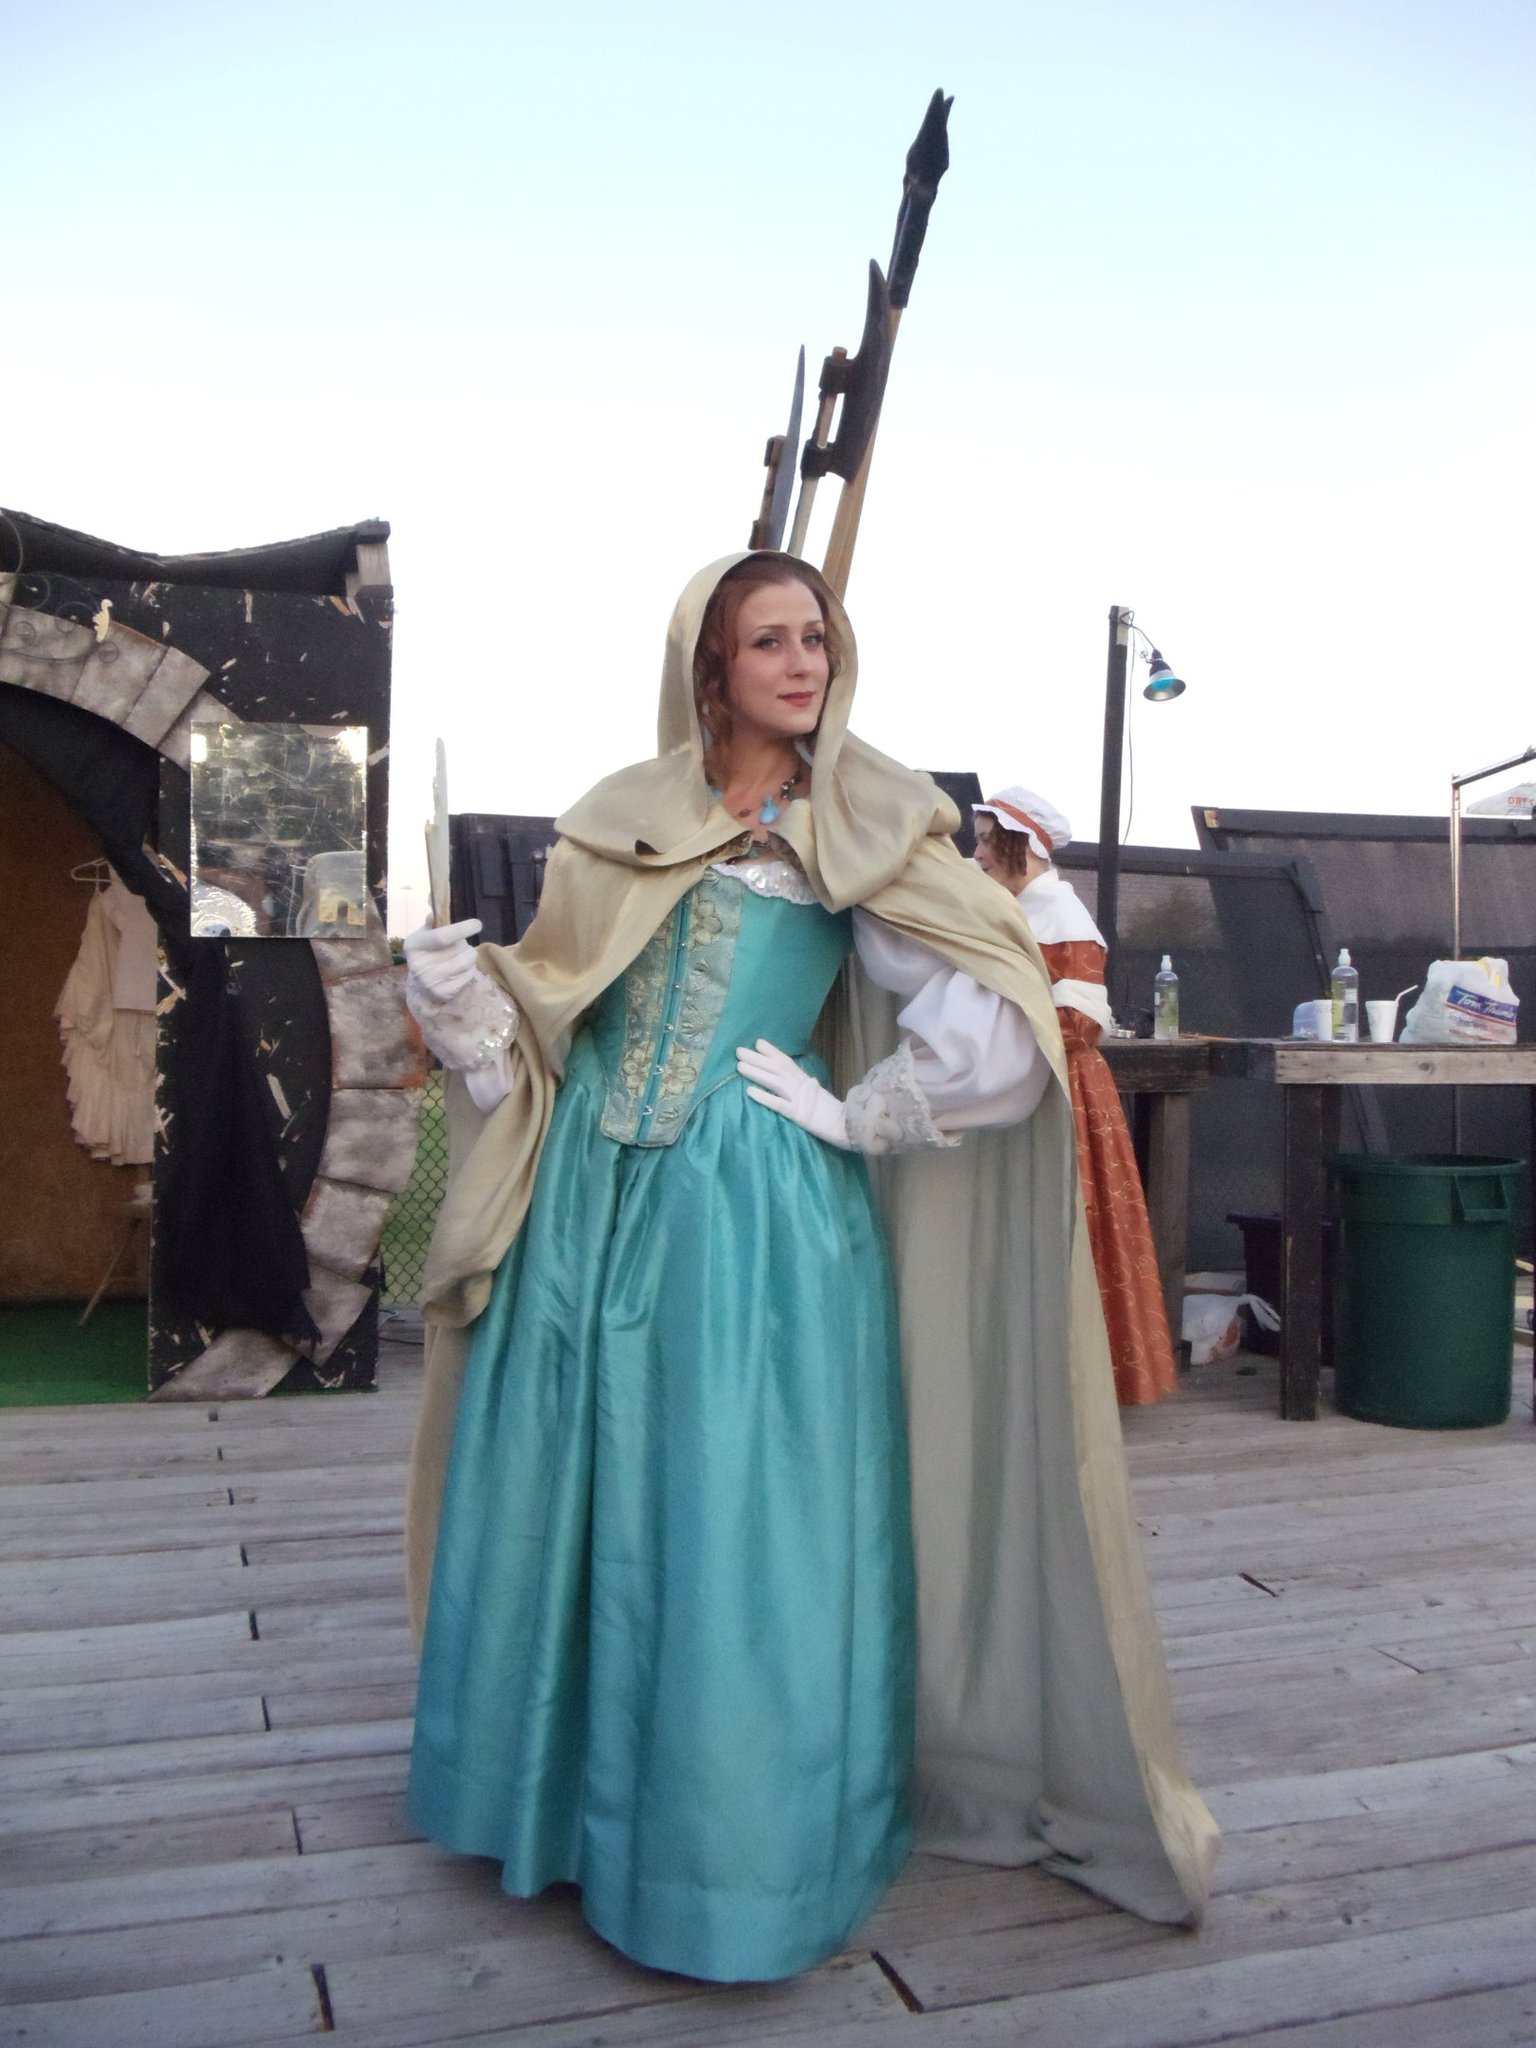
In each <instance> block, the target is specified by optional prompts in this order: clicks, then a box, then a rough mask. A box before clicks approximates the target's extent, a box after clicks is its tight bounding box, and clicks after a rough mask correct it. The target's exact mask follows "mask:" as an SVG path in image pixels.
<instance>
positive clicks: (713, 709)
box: [693, 555, 843, 782]
mask: <svg viewBox="0 0 1536 2048" xmlns="http://www.w3.org/2000/svg"><path fill="white" fill-rule="evenodd" d="M792 583H798V584H799V585H800V586H801V588H802V589H803V590H808V591H809V592H810V593H811V596H812V597H814V598H815V600H816V604H817V608H818V610H819V611H820V613H821V623H822V626H823V628H824V629H825V633H826V650H827V680H828V682H830V681H831V679H832V678H833V677H834V676H835V675H836V674H837V673H838V671H839V669H841V667H842V665H843V649H842V643H841V641H840V640H839V639H838V634H837V628H836V626H835V625H834V624H833V623H832V621H831V619H829V618H828V617H827V604H826V599H825V598H824V597H823V596H822V594H821V592H820V591H819V590H818V589H817V588H816V585H815V584H814V583H813V582H812V581H811V579H810V578H809V577H808V576H806V575H804V574H803V573H802V571H801V569H800V566H799V564H798V563H797V562H793V561H788V560H786V559H785V558H784V556H782V555H748V557H747V559H746V560H745V561H744V562H738V563H737V564H736V566H735V568H733V569H727V570H726V572H725V574H724V575H723V576H722V577H721V578H720V581H719V582H718V583H717V584H716V585H715V588H714V591H713V593H712V595H711V597H710V600H709V603H708V604H707V605H706V606H705V608H704V622H703V624H702V625H701V626H700V627H699V638H698V642H697V644H696V646H695V647H694V650H693V701H694V705H695V707H696V709H697V711H698V714H699V724H700V725H701V726H702V727H703V730H704V765H705V771H706V773H707V774H708V775H709V778H710V780H711V781H712V782H718V781H719V780H720V779H721V778H720V776H719V774H718V773H717V772H716V771H717V769H718V768H719V767H720V766H721V765H722V763H723V758H724V755H725V753H726V752H727V751H728V749H729V747H730V743H731V728H732V726H733V724H734V723H735V721H734V719H733V717H732V715H731V705H730V699H729V697H728V695H727V687H728V684H729V679H730V670H731V663H732V661H734V659H735V658H736V649H737V647H738V645H739V644H740V643H739V641H738V639H737V634H736V621H737V618H738V617H739V615H740V612H741V607H742V604H743V603H744V601H745V600H746V598H747V596H748V595H749V594H750V592H752V591H754V590H761V589H762V588H763V587H764V586H765V585H770V584H792Z"/></svg>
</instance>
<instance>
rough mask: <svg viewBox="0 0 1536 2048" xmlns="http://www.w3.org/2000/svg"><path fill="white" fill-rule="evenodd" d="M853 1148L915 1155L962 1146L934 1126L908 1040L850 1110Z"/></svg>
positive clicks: (851, 1094) (872, 1074)
mask: <svg viewBox="0 0 1536 2048" xmlns="http://www.w3.org/2000/svg"><path fill="white" fill-rule="evenodd" d="M844 1107H845V1111H846V1115H847V1119H848V1142H849V1144H850V1145H851V1146H852V1147H853V1149H854V1151H855V1152H867V1153H871V1154H877V1153H881V1152H916V1151H919V1150H921V1149H922V1148H923V1147H924V1146H931V1145H958V1144H959V1142H960V1140H959V1139H958V1138H947V1137H946V1136H945V1135H944V1133H943V1132H942V1131H941V1130H940V1129H939V1127H938V1125H937V1124H936V1123H935V1122H934V1120H933V1111H932V1109H931V1108H930V1107H929V1103H928V1098H927V1096H926V1095H925V1094H924V1093H923V1090H922V1086H921V1084H920V1083H919V1081H918V1078H917V1070H916V1067H915V1065H914V1063H913V1059H912V1041H911V1039H910V1038H904V1039H903V1040H902V1042H901V1044H900V1045H899V1046H897V1048H896V1050H895V1051H894V1052H893V1053H892V1054H891V1056H890V1058H889V1059H886V1060H882V1061H881V1062H880V1064H879V1066H878V1067H871V1068H870V1070H869V1072H868V1073H867V1074H866V1075H865V1076H864V1078H863V1080H862V1081H861V1082H860V1083H859V1085H858V1087H857V1088H851V1089H850V1090H849V1091H848V1100H847V1103H846V1104H845V1106H844Z"/></svg>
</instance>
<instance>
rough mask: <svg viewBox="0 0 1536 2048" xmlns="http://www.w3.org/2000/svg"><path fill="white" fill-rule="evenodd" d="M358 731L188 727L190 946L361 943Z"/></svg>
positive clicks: (364, 906) (363, 841)
mask: <svg viewBox="0 0 1536 2048" xmlns="http://www.w3.org/2000/svg"><path fill="white" fill-rule="evenodd" d="M367 766H368V728H367V726H365V725H334V726H332V725H238V724H234V723H220V722H216V721H207V722H199V723H198V724H196V725H194V726H193V728H192V878H191V879H192V936H193V937H194V938H220V939H226V938H243V939H345V938H361V937H362V936H363V934H364V932H365V931H366V929H367V920H368V884H367V873H366V869H367V846H368V834H367V815H368V813H367V798H366V790H365V785H364V778H365V775H366V772H367Z"/></svg>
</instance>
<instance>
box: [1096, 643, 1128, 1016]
mask: <svg viewBox="0 0 1536 2048" xmlns="http://www.w3.org/2000/svg"><path fill="white" fill-rule="evenodd" d="M1130 645H1131V612H1130V608H1129V606H1126V605H1119V604H1115V605H1111V606H1110V608H1109V660H1108V664H1107V666H1106V669H1105V673H1104V768H1103V773H1102V775H1101V777H1100V781H1099V900H1098V916H1097V918H1096V919H1095V923H1096V924H1097V925H1098V927H1099V931H1100V933H1101V935H1102V936H1103V940H1104V946H1105V954H1104V983H1105V987H1106V988H1107V989H1110V990H1112V989H1113V987H1114V983H1113V981H1112V979H1111V977H1112V975H1113V972H1114V968H1115V964H1116V962H1115V956H1116V950H1117V941H1118V937H1119V932H1118V926H1119V913H1120V763H1121V760H1122V758H1123V756H1124V752H1125V671H1126V665H1127V662H1128V661H1129V658H1130ZM1115 1007H1116V1004H1115V1001H1114V997H1113V994H1111V996H1110V1008H1111V1009H1114V1008H1115Z"/></svg>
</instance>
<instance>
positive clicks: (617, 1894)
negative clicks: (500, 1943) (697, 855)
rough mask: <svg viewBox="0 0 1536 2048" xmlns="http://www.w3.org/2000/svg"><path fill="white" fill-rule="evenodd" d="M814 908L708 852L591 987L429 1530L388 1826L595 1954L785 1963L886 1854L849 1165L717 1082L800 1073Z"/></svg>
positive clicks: (897, 1755) (906, 1615)
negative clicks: (406, 1783)
mask: <svg viewBox="0 0 1536 2048" xmlns="http://www.w3.org/2000/svg"><path fill="white" fill-rule="evenodd" d="M849 927H850V918H849V917H848V915H847V914H846V913H845V914H843V915H840V916H833V915H831V914H829V913H828V912H826V911H824V910H822V909H821V908H820V907H819V906H817V905H814V904H812V905H809V906H806V905H801V904H798V903H793V902H789V901H786V900H784V899H783V898H774V897H763V896H759V895H757V894H755V893H754V892H753V891H752V889H751V888H750V887H748V886H747V885H745V884H744V883H743V882H742V881H741V880H739V879H736V878H735V877H730V876H725V875H721V874H718V873H713V872H712V873H711V874H710V875H709V876H708V877H707V878H706V879H705V880H704V881H702V882H701V883H699V884H698V885H697V887H696V888H695V889H694V890H693V891H692V893H691V894H690V895H689V896H687V897H685V898H684V899H683V901H682V903H681V904H680V905H679V906H678V908H677V910H676V911H674V912H673V914H672V917H671V919H670V920H669V922H668V925H667V926H666V927H664V928H663V930H661V931H660V932H658V933H657V935H656V937H655V938H654V939H653V940H652V942H651V944H650V945H649V946H648V947H647V948H646V951H645V952H644V953H643V954H642V955H641V957H640V959H639V960H638V961H637V962H636V964H635V966H634V967H633V968H632V969H631V970H630V972H629V974H627V975H626V976H625V977H624V979H623V980H622V981H619V982H616V983H615V984H614V985H613V987H612V988H611V989H610V990H609V991H608V992H607V994H606V995H605V996H604V997H603V999H602V1000H601V1002H600V1003H599V1004H598V1006H597V1010H596V1013H595V1014H594V1016H593V1018H592V1021H591V1024H590V1026H589V1027H588V1029H587V1031H586V1032H585V1033H583V1034H582V1036H581V1037H580V1038H579V1039H578V1041H577V1043H576V1045H575V1047H574V1049H573V1052H572V1056H571V1060H570V1063H569V1065H568V1067H567V1070H566V1076H565V1080H564V1083H563V1085H562V1088H561V1092H560V1097H559V1100H558V1103H557V1106H556V1109H555V1115H554V1122H553V1124H552V1126H551V1129H550V1134H549V1137H548V1140H547V1141H546V1144H545V1149H544V1154H543V1158H542V1160H541V1163H540V1167H539V1175H538V1181H537V1184H536V1189H535V1193H534V1198H533V1205H532V1208H531V1210H530V1212H529V1215H528V1218H527V1221H526V1222H525V1224H524V1226H523V1229H522V1232H521V1233H520V1235H519V1237H518V1239H517V1242H516V1243H515V1245H514V1246H513V1249H512V1251H511V1252H510V1253H509V1255H508V1256H507V1258H506V1259H505V1260H504V1261H503V1262H502V1266H501V1269H500V1271H499V1272H498V1274H497V1277H496V1284H495V1290H494V1293H493V1295H492V1298H491V1303H490V1306H489V1308H488V1309H487V1310H486V1312H485V1314H484V1315H483V1316H482V1317H481V1318H480V1321H479V1323H478V1325H477V1327H476V1331H475V1336H474V1343H473V1350H472V1353H471V1358H470V1365H469V1370H468V1373H467V1376H466V1380H465V1392H464V1396H463V1399H462V1402H461V1407H460V1417H459V1423H458V1428H457V1433H456V1438H455V1443H454V1450H453V1458H452V1463H451V1466H450V1473H449V1480H448V1488H447V1495H446V1499H445V1507H444V1515H443V1521H442V1525H441V1529H440V1533H439V1537H438V1552H437V1565H436V1571H435V1576H434V1581H433V1588H432V1601H431V1606H430V1610H429V1618H428V1624H427V1636H426V1643H425V1648H424V1655H423V1662H422V1680H421V1694H420V1702H419V1706H418V1710H417V1734H416V1747H415V1754H414V1758H413V1764H412V1775H411V1809H412V1813H413V1815H414V1817H415V1819H416V1821H417V1823H418V1825H419V1826H420V1827H421V1828H422V1829H423V1831H424V1832H425V1833H426V1834H428V1835H430V1836H431V1837H432V1838H433V1839H434V1840H437V1841H440V1842H443V1843H445V1844H447V1845H448V1846H450V1847H452V1848H455V1849H460V1850H467V1851H470V1852H472V1853H475V1854H478V1855H484V1856H495V1857H497V1858H498V1859H500V1860H501V1861H502V1863H503V1866H504V1877H503V1882H504V1883H505V1885H506V1887H507V1889H508V1890H510V1891H513V1892H516V1893H520V1894H521V1893H532V1892H537V1891H538V1890H540V1889H541V1888H542V1887H543V1886H544V1885H547V1884H549V1883H550V1882H551V1881H552V1880H555V1879H560V1878H565V1879H572V1880H574V1881H575V1882H576V1883H578V1884H579V1885H580V1886H581V1888H582V1898H583V1905H584V1910H585V1911H586V1914H587V1916H588V1918H589V1919H590V1920H591V1922H592V1925H593V1926H594V1927H595V1928H596V1929H597V1930H598V1932H599V1933H600V1934H603V1935H605V1936H606V1937H607V1939H608V1940H609V1941H611V1942H612V1943H613V1944H614V1945H615V1946H616V1947H618V1948H620V1949H622V1950H624V1951H625V1953H626V1954H629V1955H632V1956H636V1957H638V1958H640V1959H641V1960H643V1961H645V1962H649V1963H652V1964H655V1965H657V1966H659V1967H662V1968H666V1969H671V1970H680V1971H686V1972H688V1973H689V1974H691V1975H694V1976H702V1977H712V1978H741V1977H777V1976H782V1975H785V1974H787V1973H789V1972H792V1971H795V1970H800V1969H803V1968H805V1967H806V1966H807V1965H809V1964H811V1963H813V1962H816V1961H818V1960H820V1958H821V1957H822V1956H824V1955H825V1954H826V1953H827V1952H828V1950H829V1949H831V1948H835V1947H836V1946H838V1945H839V1944H840V1942H841V1940H842V1939H843V1937H844V1935H845V1934H846V1933H847V1932H848V1930H849V1929H850V1928H852V1927H853V1926H854V1925H855V1924H856V1923H857V1921H858V1920H859V1919H861V1918H862V1917H863V1915H864V1914H865V1913H866V1912H867V1911H868V1909H869V1907H870V1906H871V1905H872V1904H873V1902H874V1900H875V1898H876V1897H877V1896H878V1895H879V1893H880V1891H881V1890H882V1889H883V1888H884V1887H885V1885H886V1884H887V1883H889V1881H890V1879H891V1877H892V1876H893V1875H894V1874H895V1872H896V1870H897V1869H898V1868H899V1866H900V1864H901V1862H902V1860H903V1858H904V1857H905V1855H906V1853H907V1850H908V1847H909V1845H910V1839H911V1813H910V1779H911V1752H912V1698H913V1683H914V1681H913V1670H912V1659H913V1618H912V1566H911V1548H910V1535H909V1529H908V1513H907V1473H906V1455H905V1441H904V1433H903V1419H902V1407H901V1388H900V1381H899V1375H898V1364H897V1345H896V1331H895V1321H894V1312H893V1306H892V1300H891V1292H890V1285H889V1278H888V1275H887V1271H886V1261H885V1252H884V1246H883V1243H882V1240H881V1235H880V1226H879V1223H878V1220H877V1218H876V1217H875V1215H874V1212H873V1209H872V1206H871V1198H870V1192H869V1187H868V1182H867V1178H866V1175H865V1170H864V1165H863V1162H862V1160H860V1159H858V1158H857V1157H856V1156H855V1155H854V1154H852V1153H849V1152H844V1151H840V1150H836V1149H834V1148H832V1147H830V1146H827V1145H825V1144H823V1143H822V1142H821V1141H820V1140H819V1139H817V1138H814V1137H812V1136H811V1135H810V1134H809V1133H808V1132H806V1131H805V1130H802V1129H801V1128H800V1127H799V1126H798V1125H796V1124H793V1123H790V1122H788V1121H786V1120H785V1119H783V1118H781V1117H776V1116H769V1115H765V1114H764V1112H763V1110H762V1109H761V1108H760V1107H759V1106H758V1105H757V1104H756V1103H754V1102H752V1101H750V1100H749V1099H748V1098H747V1095H746V1092H745V1090H744V1088H743V1086H742V1084H741V1082H740V1080H739V1078H738V1076H737V1072H736V1052H735V1048H736V1047H737V1045H738V1044H741V1043H743V1042H751V1040H752V1039H753V1038H755V1037H757V1036H765V1037H770V1038H772V1039H773V1040H774V1041H775V1043H776V1044H778V1045H779V1046H780V1047H783V1048H785V1049H788V1050H790V1051H792V1052H793V1053H794V1054H795V1055H796V1056H797V1057H799V1058H802V1059H807V1060H808V1058H809V1051H808V1049H809V1044H810V1034H811V1030H812V1027H813V1026H814V1025H815V1022H816V1018H817V1015H818V1013H819V1012H820V1010H821V1007H822V1003H823V1001H824V999H825V997H826V994H827V991H828V989H829V988H830V987H831V985H832V982H833V979H834V977H835V976H836V974H837V972H838V969H839V968H840V966H841V964H842V961H843V957H844V954H845V953H846V951H847V950H848V946H849V943H850V938H849ZM658 1124H665V1126H666V1127H667V1128H666V1129H665V1131H660V1130H656V1128H655V1127H656V1126H657V1125H658ZM653 1133H654V1135H653Z"/></svg>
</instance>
